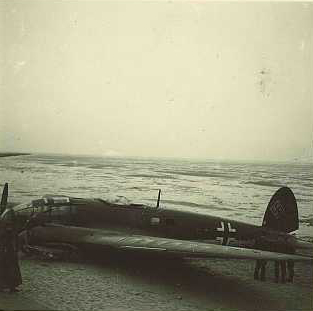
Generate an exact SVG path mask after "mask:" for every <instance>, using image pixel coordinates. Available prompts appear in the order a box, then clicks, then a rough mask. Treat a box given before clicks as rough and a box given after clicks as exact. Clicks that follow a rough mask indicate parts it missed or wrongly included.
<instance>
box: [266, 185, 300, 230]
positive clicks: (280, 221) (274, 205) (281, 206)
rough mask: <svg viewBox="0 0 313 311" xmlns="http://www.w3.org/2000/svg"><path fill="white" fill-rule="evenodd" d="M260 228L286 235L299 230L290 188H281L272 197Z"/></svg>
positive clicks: (293, 198) (295, 207) (295, 203)
mask: <svg viewBox="0 0 313 311" xmlns="http://www.w3.org/2000/svg"><path fill="white" fill-rule="evenodd" d="M262 226H263V227H266V228H269V229H272V230H276V231H281V232H286V233H289V232H292V231H295V230H297V229H299V217H298V207H297V201H296V198H295V196H294V194H293V192H292V191H291V189H290V188H288V187H282V188H280V189H278V190H277V191H276V192H275V194H274V195H273V196H272V198H271V200H270V202H269V203H268V205H267V209H266V212H265V214H264V218H263V223H262Z"/></svg>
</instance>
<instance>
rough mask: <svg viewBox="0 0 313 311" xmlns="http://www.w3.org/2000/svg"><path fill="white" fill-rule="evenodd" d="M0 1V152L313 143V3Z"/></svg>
mask: <svg viewBox="0 0 313 311" xmlns="http://www.w3.org/2000/svg"><path fill="white" fill-rule="evenodd" d="M0 3H1V32H0V33H1V64H0V72H1V74H2V87H1V98H0V100H1V110H0V122H1V123H0V129H1V132H0V151H29V152H56V153H79V154H80V153H82V154H100V155H101V154H102V155H115V154H120V155H125V156H175V157H180V156H181V157H202V158H218V159H219V158H225V159H263V160H275V159H278V160H284V159H292V158H294V157H299V156H304V155H307V154H308V153H310V152H311V148H312V130H313V104H312V99H313V98H312V95H313V92H312V81H313V61H312V60H313V59H312V57H313V5H312V4H313V3H269V2H268V3H247V2H241V3H240V2H238V3H236V2H231V3H226V2H222V3H213V2H197V3H196V2H175V1H174V2H160V1H158V2H141V1H140V2H139V1H136V2H130V1H128V2H121V1H114V2H108V1H58V2H57V1H56V2H54V1H11V0H10V1H0Z"/></svg>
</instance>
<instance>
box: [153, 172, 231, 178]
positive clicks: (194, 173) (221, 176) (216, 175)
mask: <svg viewBox="0 0 313 311" xmlns="http://www.w3.org/2000/svg"><path fill="white" fill-rule="evenodd" d="M159 172H162V173H170V174H175V175H183V176H195V177H218V178H230V179H233V178H236V176H234V175H229V174H223V173H212V172H200V171H194V172H191V171H159Z"/></svg>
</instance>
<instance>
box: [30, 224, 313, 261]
mask: <svg viewBox="0 0 313 311" xmlns="http://www.w3.org/2000/svg"><path fill="white" fill-rule="evenodd" d="M31 234H32V236H33V237H34V238H35V240H39V241H41V242H62V243H71V244H74V245H76V246H78V247H79V246H93V247H99V248H111V249H115V250H123V251H132V252H143V253H160V254H162V253H163V254H167V255H173V256H178V257H191V258H221V259H253V260H257V259H264V260H294V261H307V262H312V260H313V259H312V258H310V257H305V256H299V255H289V254H282V253H274V252H267V251H261V250H256V249H247V248H239V247H230V246H224V245H215V244H206V243H202V242H194V241H186V240H177V239H168V238H160V237H152V236H144V235H132V234H125V233H119V232H117V231H111V230H105V229H90V228H82V227H73V226H61V225H46V226H42V227H41V226H40V227H36V228H33V229H32V233H31Z"/></svg>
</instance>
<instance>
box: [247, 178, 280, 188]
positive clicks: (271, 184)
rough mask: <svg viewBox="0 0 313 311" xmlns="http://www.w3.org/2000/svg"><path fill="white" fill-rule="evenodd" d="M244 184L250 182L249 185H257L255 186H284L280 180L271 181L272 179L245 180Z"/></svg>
mask: <svg viewBox="0 0 313 311" xmlns="http://www.w3.org/2000/svg"><path fill="white" fill-rule="evenodd" d="M244 184H251V185H257V186H265V187H275V188H280V187H284V186H285V185H283V184H282V183H280V182H273V181H262V180H260V181H245V182H244Z"/></svg>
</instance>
